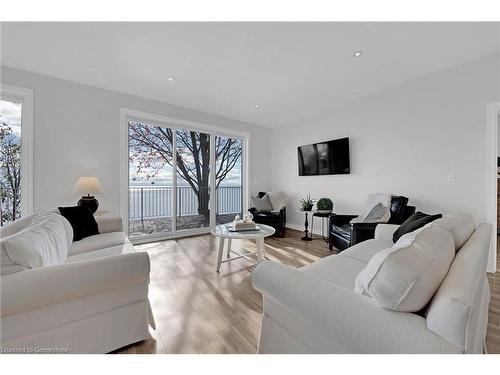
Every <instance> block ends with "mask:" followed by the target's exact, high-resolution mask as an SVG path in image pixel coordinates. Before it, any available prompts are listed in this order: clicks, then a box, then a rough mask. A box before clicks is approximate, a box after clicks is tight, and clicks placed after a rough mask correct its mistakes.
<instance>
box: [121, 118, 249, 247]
mask: <svg viewBox="0 0 500 375" xmlns="http://www.w3.org/2000/svg"><path fill="white" fill-rule="evenodd" d="M129 120H139V121H140V120H142V121H145V122H153V123H157V124H165V125H166V126H169V127H170V128H172V129H173V130H175V129H185V130H191V131H202V132H204V133H207V134H210V169H211V171H215V168H214V166H215V137H216V136H226V137H237V138H240V139H242V140H243V143H244V145H243V153H242V166H243V186H242V195H243V197H244V199H243V207H242V209H243V212H245V211H246V210H247V209H248V198H247V197H246V194H248V191H249V189H248V186H247V185H248V182H249V181H250V179H249V168H248V155H249V152H248V148H249V142H250V135H249V134H248V133H245V132H241V131H237V130H232V129H225V128H220V127H216V126H212V125H207V124H203V123H198V122H194V121H188V120H182V119H178V118H173V117H165V116H161V115H156V114H152V113H147V112H141V111H136V110H132V109H128V108H121V109H120V215H121V216H122V220H123V223H124V227H125V230H126V232H127V234H128V215H129V212H128V211H129V202H128V199H129V196H128V183H129V161H128V153H129V144H128V141H129V137H128V132H129V129H128V122H129ZM173 146H174V149H175V138H174V145H173ZM175 165H176V159H175V158H174V165H173V166H172V168H174V171H175ZM210 176H211V177H210V185H211V188H212V189H213V191H214V192H215V173H210ZM176 180H177V179H176V178H173V180H172V181H173V185H174V193H173V194H172V197H173V198H172V199H173V205H172V208H173V213H172V214H173V220H175V217H176V200H177V198H176V194H177V192H176V189H175V186H176ZM214 196H215V195H214ZM215 210H216V202H215V199H211V200H210V225H209V227H206V228H199V229H190V230H181V231H176V228H175V223H173V228H172V233H171V234H158V235H148V236H144V238H137V239H134V240H133V241H132V242H133V243H135V244H138V243H144V242H153V241H159V240H165V239H170V238H178V237H186V236H192V235H197V234H203V233H208V232H209V231H210V228H211V227H213V226H214V225H215V216H214V215H216V212H215Z"/></svg>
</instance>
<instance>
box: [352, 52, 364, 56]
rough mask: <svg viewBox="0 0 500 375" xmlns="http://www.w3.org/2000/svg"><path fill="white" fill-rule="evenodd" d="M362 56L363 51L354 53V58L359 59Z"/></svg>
mask: <svg viewBox="0 0 500 375" xmlns="http://www.w3.org/2000/svg"><path fill="white" fill-rule="evenodd" d="M362 54H363V51H356V52H354V53H353V56H354V57H359V56H361V55H362Z"/></svg>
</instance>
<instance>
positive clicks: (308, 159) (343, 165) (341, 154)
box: [297, 138, 351, 176]
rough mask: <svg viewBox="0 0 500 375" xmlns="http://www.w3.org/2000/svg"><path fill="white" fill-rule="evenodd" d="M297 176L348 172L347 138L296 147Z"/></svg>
mask: <svg viewBox="0 0 500 375" xmlns="http://www.w3.org/2000/svg"><path fill="white" fill-rule="evenodd" d="M297 151H298V156H299V176H316V175H328V174H349V173H350V172H351V168H350V164H349V138H340V139H334V140H333V141H327V142H320V143H314V144H312V145H306V146H300V147H298V148H297Z"/></svg>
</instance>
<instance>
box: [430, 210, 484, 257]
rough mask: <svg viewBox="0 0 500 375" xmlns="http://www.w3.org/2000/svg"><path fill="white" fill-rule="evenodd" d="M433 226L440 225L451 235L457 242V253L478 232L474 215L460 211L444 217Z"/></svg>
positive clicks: (433, 223) (435, 221)
mask: <svg viewBox="0 0 500 375" xmlns="http://www.w3.org/2000/svg"><path fill="white" fill-rule="evenodd" d="M431 224H432V225H440V226H442V227H444V228H446V229H447V230H448V231H449V232H450V233H451V235H452V236H453V240H454V241H455V252H456V251H458V250H460V249H461V248H462V246H463V245H464V244H465V243H466V242H467V240H468V239H469V238H470V236H471V235H472V233H474V231H475V230H476V223H475V222H474V218H473V217H472V215H469V214H466V213H464V212H459V211H457V212H452V213H449V214H447V215H444V216H443V217H442V218H441V219H437V220H434V221H433V222H432V223H431Z"/></svg>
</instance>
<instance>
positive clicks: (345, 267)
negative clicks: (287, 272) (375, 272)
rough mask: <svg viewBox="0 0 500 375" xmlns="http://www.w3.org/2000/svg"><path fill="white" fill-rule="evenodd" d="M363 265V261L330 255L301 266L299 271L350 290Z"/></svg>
mask: <svg viewBox="0 0 500 375" xmlns="http://www.w3.org/2000/svg"><path fill="white" fill-rule="evenodd" d="M365 266H366V263H365V262H362V261H360V260H357V259H353V258H349V257H342V256H339V255H331V256H329V257H326V258H323V259H320V260H318V261H317V262H314V263H312V264H310V265H307V266H305V267H302V268H301V271H304V272H306V273H308V274H310V275H312V276H314V277H317V278H319V279H322V280H325V281H328V282H330V283H333V284H335V285H338V286H340V287H342V288H345V289H349V290H352V288H354V280H356V276H357V275H358V274H359V272H360V271H361V270H362V269H363V268H364V267H365Z"/></svg>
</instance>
